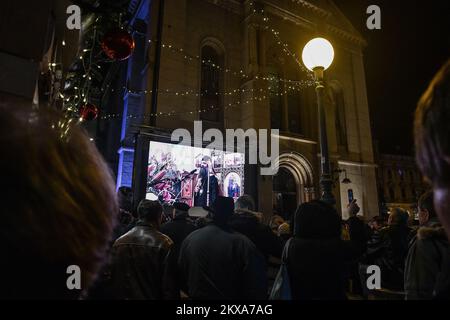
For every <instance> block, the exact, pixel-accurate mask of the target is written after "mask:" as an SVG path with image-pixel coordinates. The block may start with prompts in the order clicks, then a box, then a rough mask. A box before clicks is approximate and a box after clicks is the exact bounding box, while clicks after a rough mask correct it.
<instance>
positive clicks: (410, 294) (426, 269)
mask: <svg viewBox="0 0 450 320" xmlns="http://www.w3.org/2000/svg"><path fill="white" fill-rule="evenodd" d="M449 292H450V246H449V241H448V239H447V236H446V234H445V230H444V228H443V227H442V226H440V225H439V224H434V225H431V226H425V227H421V228H420V229H419V230H418V232H417V236H416V237H415V238H414V239H413V240H412V241H411V244H410V248H409V252H408V257H407V259H406V268H405V294H406V299H407V300H419V299H450V296H448V293H449Z"/></svg>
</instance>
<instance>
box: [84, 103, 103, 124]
mask: <svg viewBox="0 0 450 320" xmlns="http://www.w3.org/2000/svg"><path fill="white" fill-rule="evenodd" d="M98 113H99V110H98V108H97V107H96V106H95V105H94V104H92V103H87V104H85V105H84V106H82V107H81V108H80V118H81V119H82V120H84V121H91V120H95V119H96V118H97V116H98Z"/></svg>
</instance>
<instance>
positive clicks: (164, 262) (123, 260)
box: [111, 222, 179, 300]
mask: <svg viewBox="0 0 450 320" xmlns="http://www.w3.org/2000/svg"><path fill="white" fill-rule="evenodd" d="M172 246H173V242H172V240H171V239H170V238H169V237H167V236H166V235H164V234H162V233H161V232H159V231H158V230H157V229H156V228H155V227H154V226H153V225H151V224H149V223H145V222H138V223H137V224H136V226H135V227H134V228H133V229H131V230H130V231H129V232H127V233H126V234H125V235H123V236H122V237H120V238H119V239H117V240H116V242H115V243H114V245H113V248H112V265H111V281H112V286H113V295H114V298H116V299H132V300H137V299H139V300H140V299H152V300H153V299H177V298H179V290H178V288H177V284H176V283H175V277H174V274H175V272H176V270H175V268H176V266H173V265H172V263H171V261H172V260H173V259H172V257H171V254H172V253H171V252H172V251H171V249H172Z"/></svg>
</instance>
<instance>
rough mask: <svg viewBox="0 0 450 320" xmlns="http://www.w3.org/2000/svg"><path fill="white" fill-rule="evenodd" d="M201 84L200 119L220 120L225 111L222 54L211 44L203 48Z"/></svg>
mask: <svg viewBox="0 0 450 320" xmlns="http://www.w3.org/2000/svg"><path fill="white" fill-rule="evenodd" d="M201 54H202V58H201V61H202V68H201V86H200V109H201V110H207V111H206V112H205V111H202V112H201V113H200V120H205V121H211V122H219V121H221V118H222V117H221V115H222V112H223V105H222V103H223V97H222V92H221V91H222V85H221V83H222V79H223V76H222V70H223V69H222V64H223V63H222V60H223V59H222V56H221V55H220V53H219V52H218V51H217V50H216V49H215V48H214V47H212V46H211V45H205V46H203V48H202V52H201Z"/></svg>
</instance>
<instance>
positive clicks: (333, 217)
mask: <svg viewBox="0 0 450 320" xmlns="http://www.w3.org/2000/svg"><path fill="white" fill-rule="evenodd" d="M294 236H295V237H297V238H309V239H329V238H339V237H340V236H341V218H340V217H339V215H338V214H337V212H336V210H335V209H334V208H333V207H332V206H330V205H329V204H327V203H325V202H322V201H318V200H314V201H311V202H307V203H303V204H301V205H300V206H299V207H298V209H297V211H296V212H295V215H294Z"/></svg>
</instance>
